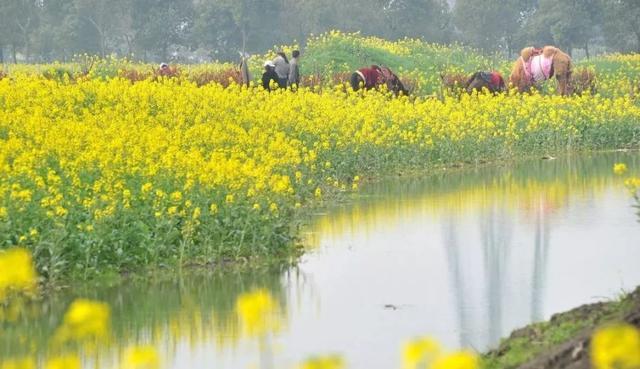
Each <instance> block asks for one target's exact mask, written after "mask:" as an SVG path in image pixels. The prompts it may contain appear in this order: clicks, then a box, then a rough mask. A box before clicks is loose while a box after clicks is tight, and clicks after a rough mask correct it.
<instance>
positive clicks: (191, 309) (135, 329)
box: [0, 267, 295, 368]
mask: <svg viewBox="0 0 640 369" xmlns="http://www.w3.org/2000/svg"><path fill="white" fill-rule="evenodd" d="M294 270H295V269H291V270H288V269H286V268H284V267H283V268H275V269H265V270H254V271H238V272H226V273H218V272H212V273H204V272H197V273H195V272H192V273H189V274H188V275H183V276H175V277H172V278H166V277H164V278H163V279H161V280H157V281H155V282H153V281H152V282H151V283H149V282H148V281H147V282H143V281H139V282H136V283H128V284H126V285H123V286H111V287H101V288H89V287H86V288H82V287H81V288H78V289H73V290H72V291H71V292H70V293H64V294H53V295H52V296H50V297H48V298H46V299H44V300H43V301H42V302H39V303H35V304H32V305H31V306H30V308H29V310H28V312H29V314H28V315H27V316H24V317H22V318H21V319H20V320H18V321H17V322H14V323H11V324H9V323H4V325H3V326H2V331H1V334H0V364H1V363H2V362H3V360H7V359H9V358H21V357H33V354H34V352H35V354H36V355H35V356H36V359H37V360H38V362H44V360H45V359H46V358H52V357H55V356H57V355H59V354H61V353H63V354H68V353H78V354H80V356H81V357H82V358H83V361H84V362H85V365H87V366H89V367H94V366H95V367H107V368H109V367H116V366H118V363H120V362H122V361H123V360H122V359H123V357H124V354H125V352H126V351H127V348H129V347H134V346H151V347H155V348H156V349H158V351H159V352H160V357H161V360H162V361H163V362H165V363H167V362H171V361H172V360H174V359H175V358H176V357H179V356H183V355H185V353H186V354H187V355H190V354H192V353H194V352H195V351H196V350H197V348H198V347H201V346H203V345H204V346H206V350H208V351H210V352H212V353H214V356H218V355H220V356H229V355H230V353H234V352H237V351H240V350H242V349H243V347H244V346H247V345H252V342H251V339H250V335H249V334H248V333H247V332H244V331H243V330H242V325H241V322H240V321H239V318H238V314H237V313H236V301H237V299H238V296H240V295H241V294H243V293H246V292H248V291H254V290H263V291H266V293H268V294H269V295H270V296H273V298H274V299H275V300H276V302H277V305H278V306H279V308H278V309H273V314H277V316H274V317H273V319H274V320H277V321H278V322H279V323H278V325H279V326H280V327H281V328H282V329H285V328H286V326H287V323H286V321H287V311H286V293H285V290H284V288H283V284H282V281H283V278H284V276H285V275H287V274H289V273H291V272H294ZM77 297H82V298H90V299H92V300H97V301H105V302H107V303H108V304H109V306H110V308H111V332H110V337H109V340H108V341H106V342H101V343H100V346H99V348H98V349H97V350H93V349H92V350H90V352H88V351H87V350H84V349H81V350H79V351H78V350H71V349H70V348H69V347H56V346H55V345H52V342H53V339H52V338H53V337H54V332H55V330H56V328H57V327H58V326H59V325H60V323H61V320H62V318H63V316H64V312H65V310H66V309H67V307H68V306H69V305H70V303H71V302H72V301H73V300H75V299H76V298H77ZM263 338H264V340H261V342H260V343H259V344H257V343H256V344H255V346H259V348H260V349H259V350H258V351H260V352H259V353H258V352H257V353H256V355H255V356H254V358H253V359H254V360H258V359H259V358H260V359H261V360H262V365H261V367H262V368H270V367H273V363H272V361H273V360H272V359H271V358H270V356H271V351H272V350H273V349H272V347H271V346H272V344H271V342H270V341H269V335H264V337H263ZM185 347H186V348H188V349H187V350H185ZM251 350H253V349H251ZM169 367H170V366H169Z"/></svg>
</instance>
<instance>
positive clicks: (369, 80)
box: [358, 65, 381, 89]
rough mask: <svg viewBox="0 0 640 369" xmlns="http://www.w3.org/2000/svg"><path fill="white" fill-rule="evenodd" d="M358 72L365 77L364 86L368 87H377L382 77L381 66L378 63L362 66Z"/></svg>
mask: <svg viewBox="0 0 640 369" xmlns="http://www.w3.org/2000/svg"><path fill="white" fill-rule="evenodd" d="M358 72H360V74H361V75H362V76H363V77H364V87H365V88H366V89H372V88H375V87H376V86H377V85H378V83H379V81H380V79H381V73H380V68H379V67H378V66H377V65H372V66H371V67H369V68H360V69H358Z"/></svg>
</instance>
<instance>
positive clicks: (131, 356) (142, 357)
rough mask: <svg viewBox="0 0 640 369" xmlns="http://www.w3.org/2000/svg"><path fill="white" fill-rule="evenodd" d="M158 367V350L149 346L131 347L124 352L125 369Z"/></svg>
mask: <svg viewBox="0 0 640 369" xmlns="http://www.w3.org/2000/svg"><path fill="white" fill-rule="evenodd" d="M159 367H160V359H159V357H158V352H157V351H156V350H155V349H154V348H153V347H151V346H138V347H131V348H129V349H128V350H127V353H126V366H125V368H127V369H157V368H159Z"/></svg>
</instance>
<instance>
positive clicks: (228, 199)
mask: <svg viewBox="0 0 640 369" xmlns="http://www.w3.org/2000/svg"><path fill="white" fill-rule="evenodd" d="M224 201H225V202H226V203H227V204H233V201H234V196H233V194H228V195H227V197H225V199H224Z"/></svg>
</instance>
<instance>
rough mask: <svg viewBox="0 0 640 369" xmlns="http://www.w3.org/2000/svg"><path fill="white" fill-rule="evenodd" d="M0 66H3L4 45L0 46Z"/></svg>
mask: <svg viewBox="0 0 640 369" xmlns="http://www.w3.org/2000/svg"><path fill="white" fill-rule="evenodd" d="M0 64H4V45H0Z"/></svg>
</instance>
